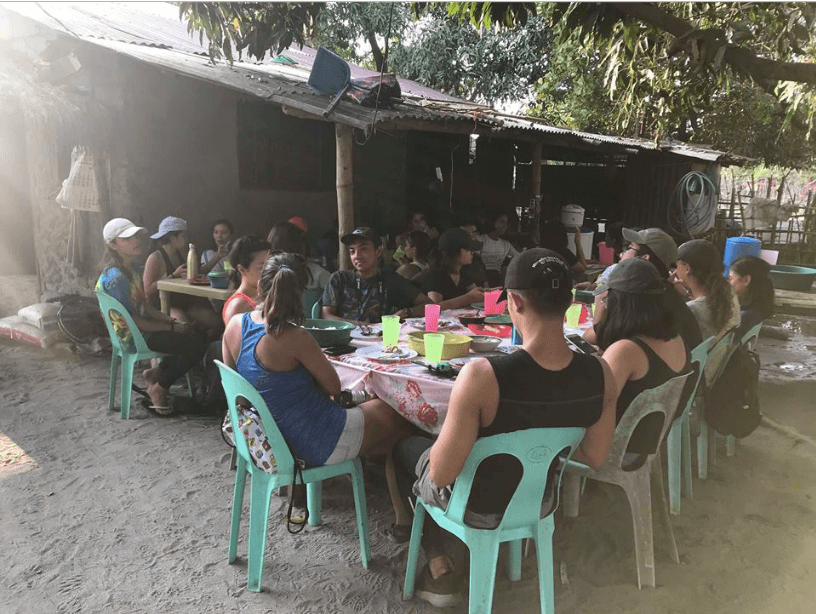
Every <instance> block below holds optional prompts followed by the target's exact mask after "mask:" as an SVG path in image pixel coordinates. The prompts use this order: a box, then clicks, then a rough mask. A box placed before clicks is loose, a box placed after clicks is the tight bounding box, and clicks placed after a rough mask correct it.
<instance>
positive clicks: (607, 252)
mask: <svg viewBox="0 0 816 614" xmlns="http://www.w3.org/2000/svg"><path fill="white" fill-rule="evenodd" d="M598 259H599V260H600V261H601V264H612V263H613V262H615V250H614V249H612V248H611V247H607V246H606V242H605V241H601V242H600V243H598Z"/></svg>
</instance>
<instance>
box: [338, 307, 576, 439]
mask: <svg viewBox="0 0 816 614" xmlns="http://www.w3.org/2000/svg"><path fill="white" fill-rule="evenodd" d="M463 313H469V314H475V313H476V310H475V309H457V310H450V311H445V312H443V314H442V318H443V319H446V320H454V321H456V322H457V325H458V320H456V316H458V315H461V314H463ZM589 326H591V322H586V323H583V324H581V326H580V327H579V328H576V329H573V328H568V327H567V326H564V333H565V334H569V333H578V334H580V333H582V332H583V330H585V329H586V328H588V327H589ZM415 330H420V329H418V328H415V327H414V326H411V321H410V320H409V321H408V322H407V323H406V324H404V325H403V326H402V330H401V331H400V345H403V346H405V347H407V343H408V333H409V332H412V331H415ZM446 331H447V332H453V333H459V334H467V335H472V334H473V333H472V332H471V331H470V330H469V329H468V328H466V327H462V326H459V327H458V328H455V327H454V328H447V329H446ZM381 342H382V340H381V339H379V338H376V339H373V340H370V341H369V340H367V339H366V340H363V339H354V340H353V344H354V345H357V346H359V347H362V346H365V345H370V344H372V343H381ZM515 348H516V346H513V345H511V344H510V340H509V339H502V343H501V345H500V346H499V348H498V350H499V351H502V352H512V351H514V350H515ZM485 355H486V354H477V353H474V352H471V354H470V355H469V356H465V357H462V358H454V359H452V360H451V361H449V362H450V363H451V364H452V365H453V366H454V367H457V368H460V367H462V366H463V365H464V364H465V363H467V362H468V361H471V360H476V359H478V358H480V357H483V356H485ZM329 359H330V360H331V361H332V365H333V366H334V368H335V370H336V371H337V374H338V375H339V376H340V382H341V384H342V386H343V388H346V389H349V390H361V389H365V390H366V391H367V392H368V393H369V395H372V394H373V395H376V396H377V397H379V398H380V399H382V400H383V401H385V402H386V403H388V404H389V405H390V406H391V407H393V408H394V409H396V411H398V412H399V413H400V415H401V416H403V417H404V418H405V419H406V420H408V421H409V422H411V423H413V424H415V425H417V426H418V427H419V428H421V429H423V430H425V431H427V432H428V433H431V434H432V435H438V434H439V431H440V430H441V428H442V423H443V422H444V421H445V415H446V414H447V411H448V403H449V401H450V395H451V390H452V389H453V382H454V380H452V379H450V378H445V377H439V376H437V375H434V374H433V373H431V372H430V371H429V370H428V368H427V367H426V366H425V363H424V358H423V357H422V356H418V357H416V358H414V359H412V360H413V361H416V362H412V360H397V361H393V362H379V361H376V360H369V359H368V358H364V357H363V356H358V355H356V354H345V355H343V356H336V357H329ZM417 363H423V364H417Z"/></svg>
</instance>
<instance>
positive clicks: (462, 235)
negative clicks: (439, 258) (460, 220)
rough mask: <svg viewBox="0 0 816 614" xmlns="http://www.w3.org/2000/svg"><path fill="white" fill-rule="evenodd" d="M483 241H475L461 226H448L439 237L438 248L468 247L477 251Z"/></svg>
mask: <svg viewBox="0 0 816 614" xmlns="http://www.w3.org/2000/svg"><path fill="white" fill-rule="evenodd" d="M483 245H484V243H482V242H481V241H476V240H475V239H474V238H473V237H471V236H470V233H468V232H467V231H465V230H462V229H461V228H448V229H447V230H446V231H445V232H443V233H442V234H441V235H440V237H439V249H468V250H470V251H472V252H478V251H480V250H481V249H482V246H483Z"/></svg>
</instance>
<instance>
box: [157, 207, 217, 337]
mask: <svg viewBox="0 0 816 614" xmlns="http://www.w3.org/2000/svg"><path fill="white" fill-rule="evenodd" d="M150 238H151V239H154V240H155V241H157V249H155V251H153V253H151V254H150V255H149V256H148V257H147V260H146V261H145V268H144V275H143V281H144V289H145V294H146V296H147V299H148V301H150V303H151V304H152V305H153V307H155V308H156V309H158V308H159V292H158V286H157V284H158V282H159V280H160V279H163V278H165V277H184V276H186V275H187V248H188V245H189V244H188V239H187V222H185V221H184V220H182V219H181V218H178V217H172V216H170V217H166V218H164V219H163V220H162V221H161V224H159V230H158V232H156V233H155V234H153V235H151V236H150ZM170 314H171V315H172V316H173V317H174V318H176V319H177V320H179V321H181V322H188V323H190V324H195V325H197V326H199V327H200V328H202V329H203V330H205V331H207V333H208V336H209V337H210V338H211V339H217V338H218V336H219V335H220V334H221V331H222V330H223V324H222V323H221V319H220V318H219V317H218V314H217V313H215V311H213V308H212V305H211V304H210V302H209V301H208V300H207V299H205V298H200V297H197V296H188V295H185V294H178V293H176V294H173V295H172V296H171V300H170Z"/></svg>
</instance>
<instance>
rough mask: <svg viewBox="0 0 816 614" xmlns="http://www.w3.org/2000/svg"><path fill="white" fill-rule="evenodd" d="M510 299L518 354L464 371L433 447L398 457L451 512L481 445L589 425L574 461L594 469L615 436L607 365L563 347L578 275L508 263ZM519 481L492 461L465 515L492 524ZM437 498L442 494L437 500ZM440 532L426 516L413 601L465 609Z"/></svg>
mask: <svg viewBox="0 0 816 614" xmlns="http://www.w3.org/2000/svg"><path fill="white" fill-rule="evenodd" d="M505 288H506V290H505V293H504V294H505V296H506V299H507V303H508V307H509V310H510V317H511V318H512V319H513V324H514V325H515V327H516V328H517V329H518V330H519V331H520V332H521V335H522V337H523V339H524V341H523V344H522V346H521V349H519V350H518V351H516V352H514V353H512V354H503V355H498V356H490V357H487V358H484V359H477V360H474V361H471V362H469V363H467V364H466V365H465V366H464V367H463V368H462V371H461V372H460V373H459V376H458V377H457V379H456V382H455V384H454V386H453V390H452V393H451V398H450V404H449V406H448V413H447V415H446V417H445V422H444V424H443V425H442V431H441V433H440V435H439V438H438V439H437V440H436V442H433V441H431V440H430V439H426V438H423V437H408V438H405V439H403V440H401V441H400V442H398V443H397V446H396V447H395V450H394V451H395V457H396V458H397V459H398V461H399V463H400V464H401V465H402V466H403V467H404V468H405V469H406V470H407V471H409V472H411V473H412V474H414V475H416V476H417V481H416V483H415V485H414V492H415V493H417V494H419V495H421V496H422V498H423V500H424V501H425V502H426V503H429V504H432V505H433V504H435V505H440V506H445V505H447V500H446V499H445V497H444V496H442V497H440V496H439V495H438V493H439V491H440V489H442V492H443V493H444V489H445V487H447V486H450V485H451V484H453V482H454V481H455V480H456V478H457V476H458V475H459V473H460V472H461V471H462V467H463V466H464V464H465V460H466V459H467V457H468V455H469V454H470V451H471V450H472V449H473V445H474V443H475V442H476V440H477V438H479V437H488V436H490V435H496V434H500V433H509V432H513V431H518V430H523V429H528V428H540V427H567V426H580V427H586V428H587V431H586V434H585V436H584V439H583V440H582V441H581V443H580V445H579V447H578V449H577V450H576V451H575V455H574V458H575V459H576V460H580V461H581V462H584V463H587V464H589V465H591V466H593V467H598V466H600V465H601V464H603V463H604V461H605V460H606V457H607V456H608V454H609V449H610V447H611V445H612V437H613V435H614V431H615V403H616V400H617V388H616V386H615V380H614V377H613V375H612V373H611V371H610V369H609V366H608V365H607V364H606V363H605V362H604V361H603V360H601V359H599V358H597V357H595V356H591V355H588V354H579V353H575V352H573V351H572V350H571V349H570V348H569V346H568V345H567V342H566V340H565V339H564V330H563V322H564V314H565V313H566V310H567V308H568V307H569V306H570V304H571V302H572V274H571V272H570V269H569V267H568V265H567V263H566V262H565V261H564V260H563V259H562V258H561V257H560V256H559V255H558V254H556V253H555V252H553V251H551V250H547V249H542V248H535V249H530V250H527V251H525V252H523V253H521V254H519V255H518V256H516V257H515V258H513V260H512V261H511V262H510V265H509V267H508V269H507V275H506V279H505ZM519 480H520V467H519V465H518V462H517V461H516V460H515V459H510V460H506V459H505V458H502V457H501V456H498V457H491V458H489V459H487V460H486V461H484V462H483V463H482V465H480V467H479V470H478V471H477V473H476V476H475V479H474V482H476V483H475V484H474V486H473V490H472V492H471V498H470V501H469V504H468V505H469V510H470V512H472V513H475V514H478V515H479V516H480V521H481V522H484V523H486V524H487V525H492V526H496V525H497V524H498V522H499V518H500V516H501V514H502V513H503V512H504V510H505V508H506V506H507V504H508V503H509V501H510V499H511V498H512V496H513V493H514V491H515V489H516V486H517V485H518V483H519ZM434 493H436V494H434ZM444 536H445V535H444V533H443V532H442V531H441V530H440V529H439V528H438V527H437V526H436V524H435V523H434V522H433V521H432V520H431V519H430V518H428V519H427V520H426V524H425V530H424V531H423V538H422V545H423V548H424V550H425V554H426V558H427V559H428V565H427V567H426V568H425V570H424V571H423V573H422V574H421V577H420V579H419V582H418V585H417V590H416V594H417V596H418V597H420V598H421V599H425V600H426V601H429V602H430V603H432V604H434V605H436V606H437V607H445V606H450V605H455V604H456V603H457V602H458V601H459V598H460V596H459V594H458V592H459V587H460V585H461V582H460V579H459V577H458V576H457V575H456V574H455V573H454V570H453V562H452V561H451V559H449V558H448V557H447V556H446V555H445V551H444V550H443V548H442V544H441V543H440V542H441V541H442V540H444Z"/></svg>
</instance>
